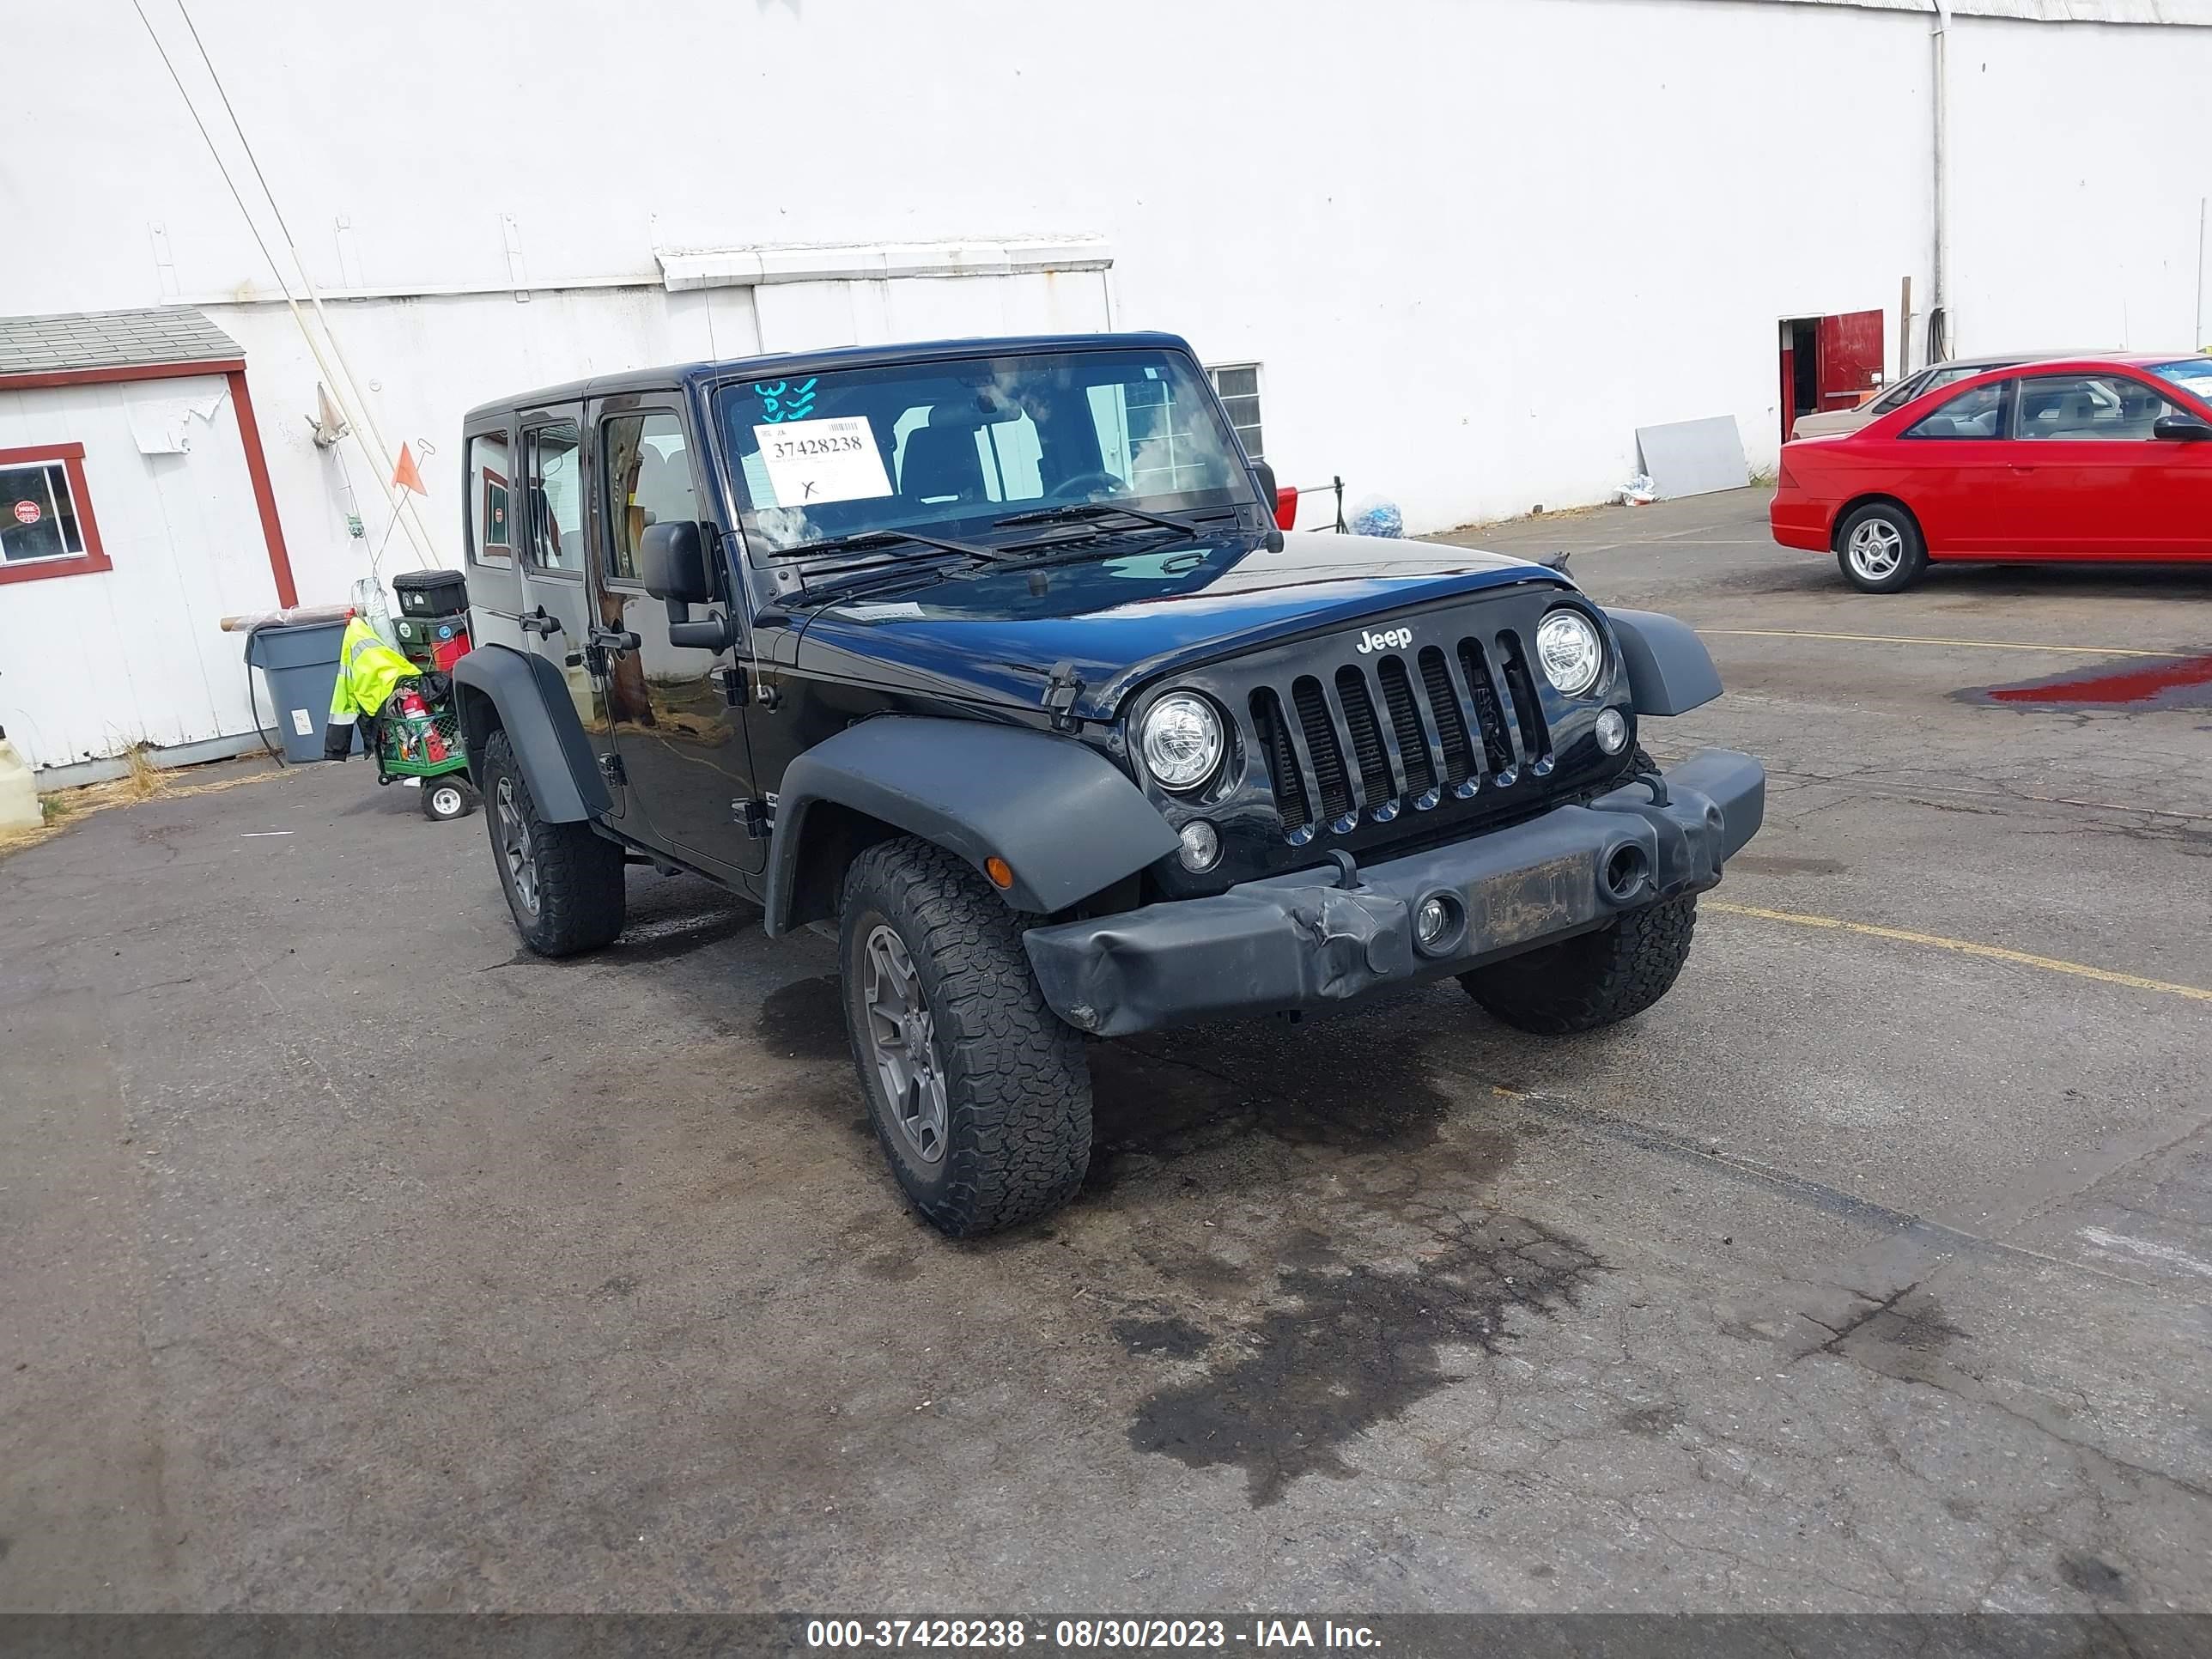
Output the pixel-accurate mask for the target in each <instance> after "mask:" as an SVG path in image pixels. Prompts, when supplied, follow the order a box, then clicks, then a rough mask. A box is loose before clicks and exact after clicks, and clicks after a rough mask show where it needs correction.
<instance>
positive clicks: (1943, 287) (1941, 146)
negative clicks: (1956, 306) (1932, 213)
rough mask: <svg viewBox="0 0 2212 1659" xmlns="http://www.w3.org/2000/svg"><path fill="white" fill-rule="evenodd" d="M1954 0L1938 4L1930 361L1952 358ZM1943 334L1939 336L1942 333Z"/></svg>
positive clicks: (1938, 0) (1935, 37)
mask: <svg viewBox="0 0 2212 1659" xmlns="http://www.w3.org/2000/svg"><path fill="white" fill-rule="evenodd" d="M1950 30H1951V0H1936V29H1935V34H1934V41H1935V74H1936V225H1935V232H1936V239H1935V240H1936V248H1935V261H1934V263H1935V267H1936V270H1935V276H1936V280H1935V282H1934V283H1933V284H1932V285H1931V286H1932V292H1931V293H1930V294H1929V299H1928V361H1929V362H1931V363H1932V362H1936V360H1937V354H1938V351H1939V349H1940V350H1941V352H1942V356H1947V357H1948V356H1949V355H1950V343H1951V342H1950V333H1951V316H1950V302H1951V287H1950V276H1951V271H1950V264H1951V262H1950V259H1949V258H1948V249H1947V248H1946V246H1945V244H1946V242H1948V240H1949V238H1950V213H1949V208H1950V204H1951V167H1950V158H1949V155H1948V148H1949V136H1950V135H1949V123H1950V84H1949V83H1950V69H1949V38H1948V37H1949V34H1950ZM1939 327H1940V329H1941V333H1940V334H1939V333H1938V329H1939Z"/></svg>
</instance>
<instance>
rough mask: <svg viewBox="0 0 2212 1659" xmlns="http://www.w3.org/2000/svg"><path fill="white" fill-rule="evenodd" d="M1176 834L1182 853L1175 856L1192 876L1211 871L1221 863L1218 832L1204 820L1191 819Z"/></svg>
mask: <svg viewBox="0 0 2212 1659" xmlns="http://www.w3.org/2000/svg"><path fill="white" fill-rule="evenodd" d="M1177 834H1178V835H1179V836H1180V837H1181V839H1182V852H1180V853H1178V854H1176V857H1177V858H1179V859H1181V860H1182V867H1183V868H1184V869H1186V870H1188V871H1189V872H1191V873H1192V874H1194V875H1196V874H1198V873H1200V872H1203V871H1207V870H1211V869H1212V868H1213V866H1215V865H1216V864H1218V863H1219V862H1220V861H1221V836H1220V832H1219V831H1218V830H1217V829H1214V827H1213V826H1212V824H1210V823H1207V822H1206V820H1205V819H1204V818H1193V819H1192V820H1191V821H1190V822H1189V823H1186V824H1185V825H1183V827H1182V829H1181V830H1179V831H1178V832H1177Z"/></svg>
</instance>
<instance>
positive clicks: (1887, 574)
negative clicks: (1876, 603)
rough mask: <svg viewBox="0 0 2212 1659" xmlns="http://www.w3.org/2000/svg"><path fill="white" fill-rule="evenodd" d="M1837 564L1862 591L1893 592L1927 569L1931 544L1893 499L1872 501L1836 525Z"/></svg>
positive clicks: (1918, 578)
mask: <svg viewBox="0 0 2212 1659" xmlns="http://www.w3.org/2000/svg"><path fill="white" fill-rule="evenodd" d="M1836 564H1837V566H1838V568H1840V569H1841V570H1842V571H1843V573H1844V580H1846V581H1848V582H1849V583H1850V585H1851V586H1853V587H1856V588H1857V589H1858V590H1859V592H1862V593H1894V592H1898V591H1899V590H1900V589H1902V588H1906V587H1910V586H1912V584H1913V583H1915V582H1917V581H1918V580H1920V576H1921V573H1922V572H1923V571H1924V570H1926V569H1927V568H1928V544H1927V543H1926V541H1925V540H1923V538H1922V537H1921V534H1920V526H1918V525H1917V524H1915V523H1914V522H1913V520H1912V515H1911V513H1907V512H1906V511H1905V509H1904V508H1903V507H1899V506H1898V505H1897V504H1896V503H1895V502H1894V501H1869V502H1868V503H1867V504H1866V505H1865V506H1864V507H1858V508H1857V509H1855V510H1854V511H1853V512H1852V513H1851V514H1850V517H1848V518H1846V519H1845V520H1844V521H1843V523H1841V524H1840V525H1838V526H1836Z"/></svg>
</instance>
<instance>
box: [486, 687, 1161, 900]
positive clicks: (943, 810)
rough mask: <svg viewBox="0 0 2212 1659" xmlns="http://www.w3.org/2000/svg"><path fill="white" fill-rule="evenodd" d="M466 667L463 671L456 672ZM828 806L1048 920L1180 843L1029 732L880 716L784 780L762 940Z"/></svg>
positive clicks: (1118, 782)
mask: <svg viewBox="0 0 2212 1659" xmlns="http://www.w3.org/2000/svg"><path fill="white" fill-rule="evenodd" d="M463 660H464V661H465V660H466V659H463ZM831 802H834V803H836V805H840V806H843V807H848V808H849V809H851V810H852V811H854V812H859V813H863V814H865V815H866V816H867V817H871V818H874V819H877V820H878V821H880V822H881V823H887V824H890V825H891V826H892V827H894V828H895V829H902V830H904V831H905V832H906V833H907V834H908V835H913V836H921V838H922V839H923V840H924V841H927V842H934V843H936V844H937V845H938V846H939V847H943V848H947V849H949V850H950V851H951V852H954V853H957V854H959V855H960V856H961V857H962V858H963V859H965V860H968V862H969V863H970V864H972V865H974V866H975V867H976V869H978V870H981V869H982V868H983V861H984V860H986V859H988V858H993V857H997V858H1001V859H1004V860H1006V864H1007V866H1009V867H1010V868H1011V869H1012V871H1013V884H1012V886H1011V887H1008V888H1006V889H1004V890H1001V896H1003V897H1004V898H1005V899H1006V902H1007V903H1008V904H1010V905H1012V907H1013V908H1015V909H1018V910H1026V911H1031V912H1036V913H1038V914H1049V913H1050V912H1052V911H1055V910H1060V909H1065V908H1066V907H1067V906H1069V905H1071V904H1073V903H1074V902H1076V901H1077V900H1079V899H1082V898H1087V897H1089V896H1091V894H1093V893H1095V892H1097V891H1098V890H1099V889H1101V888H1103V887H1107V886H1110V885H1111V884H1113V883H1115V882H1117V881H1119V880H1121V878H1123V877H1124V876H1128V875H1133V874H1134V873H1136V872H1138V871H1139V870H1141V869H1143V868H1144V867H1145V866H1146V865H1148V864H1150V863H1152V861H1153V860H1155V859H1159V858H1164V857H1165V856H1166V855H1167V854H1170V853H1172V852H1174V851H1175V850H1176V848H1177V847H1178V846H1180V845H1181V844H1182V843H1181V842H1180V841H1179V840H1178V838H1177V836H1176V832H1175V831H1174V830H1173V829H1170V828H1169V827H1168V823H1167V820H1166V819H1165V818H1164V817H1161V816H1160V813H1159V809H1158V808H1157V807H1155V806H1154V805H1152V803H1151V802H1150V801H1148V800H1146V799H1145V796H1144V793H1143V792H1142V791H1141V790H1139V788H1138V787H1137V786H1136V785H1135V784H1133V783H1132V782H1131V781H1129V779H1128V778H1127V775H1124V774H1123V773H1122V772H1121V770H1120V769H1117V768H1116V767H1115V765H1114V763H1112V762H1111V761H1109V760H1108V759H1107V758H1106V757H1104V756H1103V755H1101V754H1100V753H1098V751H1097V750H1095V749H1091V748H1089V747H1087V746H1086V745H1085V744H1082V743H1079V742H1078V741H1077V740H1076V739H1074V738H1061V737H1054V736H1053V735H1051V734H1050V733H1048V732H1037V731H1033V730H1031V729H1030V728H1029V727H1027V726H999V725H994V724H992V723H990V722H988V721H985V720H945V719H942V718H939V717H937V716H933V715H922V714H884V715H879V716H878V717H877V718H876V719H874V720H863V721H861V722H860V724H859V725H857V726H848V727H846V728H845V730H843V731H842V732H838V733H837V734H836V736H835V737H832V738H826V739H824V740H823V742H821V743H818V744H815V745H814V747H812V748H811V749H809V750H806V751H805V753H804V754H802V755H800V756H799V757H798V758H797V759H795V760H793V762H792V763H791V764H790V765H789V766H788V767H787V768H786V769H784V774H783V778H782V781H781V784H780V786H779V787H778V788H777V791H776V798H775V831H774V833H773V834H772V835H771V836H770V837H769V853H768V872H767V877H766V883H765V895H766V907H767V911H768V914H767V916H766V918H765V922H764V925H765V927H766V928H767V931H768V933H769V934H770V936H772V937H773V936H774V935H776V934H779V933H783V932H784V931H786V929H787V927H789V925H790V921H789V918H790V916H791V913H792V904H793V890H794V887H795V884H796V882H797V878H798V874H799V860H800V855H801V854H802V852H803V850H804V848H805V843H806V834H807V818H808V816H809V814H810V812H811V811H812V809H813V808H815V807H816V806H817V805H823V804H824V803H831ZM994 890H997V889H996V884H994Z"/></svg>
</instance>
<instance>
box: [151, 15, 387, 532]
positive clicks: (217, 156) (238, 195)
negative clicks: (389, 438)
mask: <svg viewBox="0 0 2212 1659" xmlns="http://www.w3.org/2000/svg"><path fill="white" fill-rule="evenodd" d="M131 9H132V10H134V11H136V12H137V14H138V21H139V22H140V24H142V25H143V27H144V28H145V30H146V38H147V39H148V40H151V41H152V42H153V43H154V50H155V53H156V54H157V55H158V56H159V57H160V58H161V67H162V68H163V69H165V70H167V71H168V72H169V80H170V82H172V84H173V85H174V86H175V87H176V88H177V96H178V97H179V99H180V100H182V101H183V103H184V106H185V113H186V114H188V115H190V116H191V118H192V125H193V126H194V127H196V128H197V129H198V131H199V135H200V142H201V143H204V144H205V145H206V146H207V152H208V155H209V156H210V158H212V159H213V161H214V162H215V165H216V172H217V173H221V174H222V182H223V185H224V187H225V188H226V189H228V191H230V199H231V200H232V201H233V202H234V203H235V204H237V206H238V212H239V216H240V218H242V219H244V220H245V221H246V230H247V232H248V234H251V235H252V238H253V242H254V246H256V247H258V248H259V249H260V250H261V257H262V258H263V259H264V261H265V262H266V263H267V264H268V266H269V271H270V275H271V276H274V277H276V287H277V290H278V292H280V293H281V294H282V295H283V296H284V305H285V307H286V309H287V310H289V312H290V313H291V314H292V321H293V323H294V325H295V326H296V327H297V328H298V329H299V331H300V337H301V339H303V340H305V341H306V342H307V349H308V351H309V352H310V353H312V354H313V357H314V359H315V366H316V367H317V368H319V369H321V370H322V372H323V376H324V378H325V380H327V381H328V382H329V383H330V386H331V395H332V396H333V397H335V398H337V399H338V403H339V412H340V414H342V415H343V416H345V418H346V420H347V422H348V423H349V425H353V427H354V433H353V436H354V441H355V442H356V443H358V444H361V445H362V448H363V450H364V451H365V452H368V445H369V442H370V441H374V444H375V446H376V448H375V451H374V452H368V459H370V460H371V461H374V462H375V463H376V464H377V483H378V485H379V487H380V488H381V489H383V491H384V496H385V501H386V503H387V504H388V505H389V506H390V507H392V510H393V512H394V513H398V512H399V511H400V510H401V509H402V507H403V505H404V503H403V501H402V500H401V499H400V498H399V496H398V495H397V494H396V493H395V487H394V485H393V484H392V482H391V478H390V474H391V471H392V460H391V457H390V455H389V453H384V441H383V438H382V436H381V435H380V434H379V433H378V432H377V429H376V424H375V421H374V418H373V417H367V418H364V417H362V416H356V414H355V412H354V410H353V409H352V408H349V407H348V406H347V405H348V404H349V402H350V403H353V404H359V403H360V401H361V399H360V393H359V390H358V388H355V387H354V386H353V380H352V377H351V376H350V375H348V376H347V377H346V379H345V380H343V382H341V381H340V380H339V377H338V374H337V371H336V370H334V369H333V368H331V363H330V360H329V359H328V358H327V357H325V356H324V355H323V349H322V346H321V344H320V343H319V342H318V341H317V340H316V338H315V331H314V330H313V329H312V328H311V327H309V326H308V324H307V315H306V313H303V312H302V311H301V309H300V302H299V301H297V300H296V299H295V298H294V297H293V295H292V284H291V283H290V281H289V279H288V278H287V277H286V276H285V275H284V270H283V266H282V265H280V264H278V263H277V261H276V254H275V252H273V251H271V249H270V246H269V242H268V239H267V238H266V237H264V236H263V235H262V234H261V226H260V224H259V222H258V221H257V220H256V219H255V218H254V216H253V213H252V210H251V209H249V208H248V207H247V206H246V197H245V195H244V193H243V192H242V191H240V189H239V187H238V181H237V180H236V179H234V178H233V177H232V176H231V170H230V166H229V163H228V162H227V161H224V160H223V157H222V150H221V149H219V148H217V146H216V142H215V135H214V134H213V133H211V132H210V131H208V127H207V123H206V122H205V121H204V119H202V118H201V116H200V112H199V106H198V105H197V103H196V102H194V101H193V99H192V95H191V92H190V91H189V90H187V89H186V88H185V81H184V76H182V75H180V74H179V72H178V70H177V65H176V63H175V61H174V59H173V58H171V57H170V55H169V49H168V46H167V44H166V43H165V42H164V41H163V40H162V39H161V33H160V31H158V30H157V29H155V27H154V20H153V19H152V18H150V17H149V16H148V15H146V8H145V5H144V3H143V0H131ZM177 9H178V12H179V15H182V16H183V17H184V19H185V27H187V28H191V15H190V14H189V13H187V12H185V9H184V6H183V3H182V0H178V6H177ZM192 40H193V43H194V45H196V46H199V49H200V57H201V60H202V62H203V63H206V64H207V69H208V76H209V78H210V80H212V81H214V82H215V85H216V92H217V93H218V94H222V100H223V106H224V108H225V109H226V110H228V109H229V107H230V100H229V97H228V94H223V91H222V81H221V79H220V78H219V77H218V76H216V73H215V66H214V64H212V63H211V62H209V61H208V58H207V49H206V47H205V46H202V45H200V40H199V33H198V31H197V29H193V31H192ZM231 126H232V129H233V130H234V131H236V132H237V133H238V139H239V143H240V147H241V148H242V149H245V151H246V159H247V161H249V162H252V165H253V170H254V174H255V176H256V178H260V176H261V168H260V164H259V162H258V161H255V160H254V157H253V150H252V145H251V144H249V143H247V142H246V134H245V132H244V131H243V130H242V129H240V127H239V126H238V119H237V116H236V115H235V113H233V114H232V117H231ZM261 186H262V193H263V194H264V196H267V197H268V199H269V208H270V212H271V213H272V214H274V215H275V216H276V219H277V222H278V224H279V226H280V228H281V227H282V226H283V213H282V211H281V210H279V209H278V208H277V206H276V197H274V196H270V195H269V187H268V182H267V180H266V179H262V181H261ZM284 237H285V243H286V246H287V247H288V248H289V249H290V251H291V253H292V257H293V258H294V260H295V262H297V263H298V264H299V269H300V274H301V280H302V282H303V283H305V284H306V286H307V290H308V293H309V295H310V297H311V298H314V297H315V289H314V285H313V282H312V281H311V280H309V279H308V278H307V266H306V264H305V263H304V262H301V261H300V258H299V249H298V248H297V246H295V245H293V243H292V240H291V233H290V232H289V229H287V230H285V232H284ZM317 306H318V312H317V314H318V317H319V319H320V320H321V321H322V323H323V326H324V329H325V331H326V332H327V331H328V330H329V327H330V324H329V320H328V319H327V318H323V317H321V313H320V302H319V300H318V301H317ZM331 349H332V350H333V351H336V352H338V355H339V357H340V359H341V361H343V355H344V354H343V351H341V350H339V348H338V344H337V337H336V336H335V335H331ZM349 389H351V391H352V397H351V398H348V395H347V393H348V390H349ZM364 408H365V406H364ZM356 422H358V423H356ZM364 427H366V428H367V430H368V435H369V437H368V440H364V439H363V438H362V429H363V428H364ZM419 528H420V524H419V520H416V521H412V522H410V527H409V532H408V540H409V542H410V544H414V545H415V548H416V555H417V556H418V557H420V558H422V561H423V564H422V568H425V569H428V568H430V562H431V556H430V550H429V548H428V546H427V544H425V542H424V541H423V540H422V539H419V538H418V536H417V531H418V529H419ZM427 535H428V532H427V531H424V532H422V537H424V538H427Z"/></svg>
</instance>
